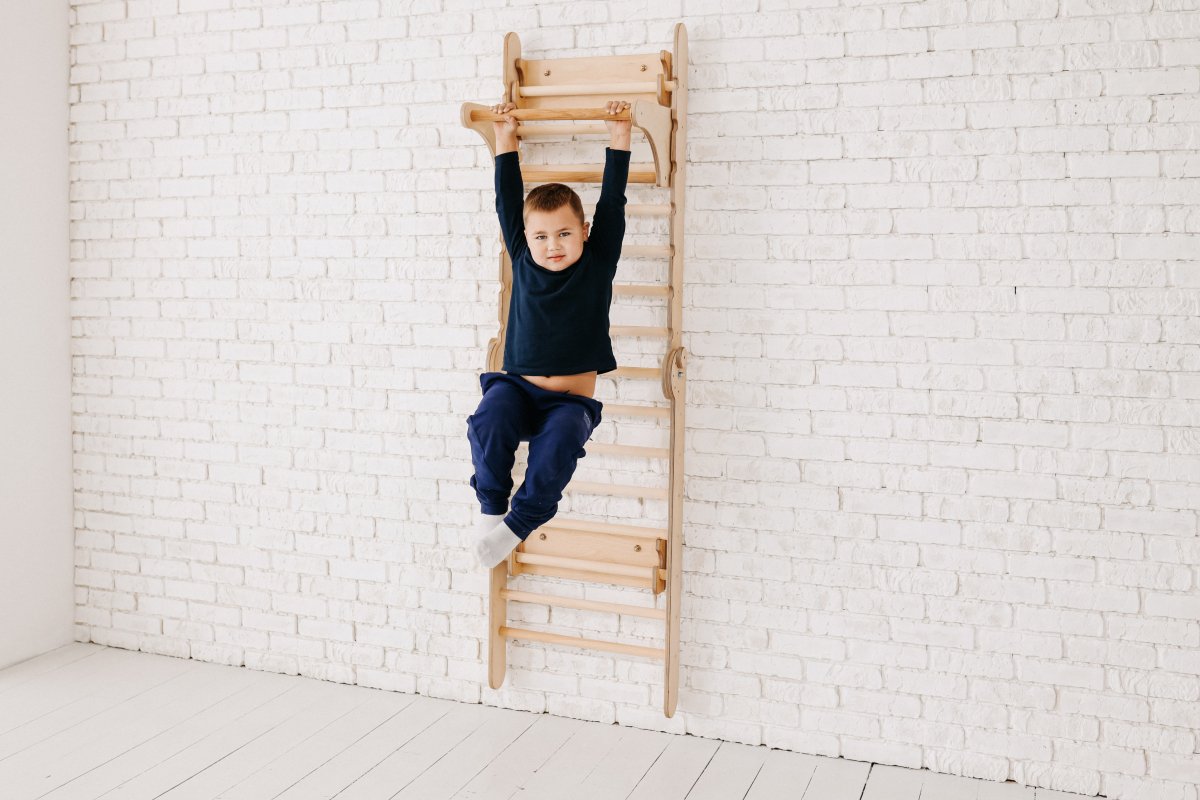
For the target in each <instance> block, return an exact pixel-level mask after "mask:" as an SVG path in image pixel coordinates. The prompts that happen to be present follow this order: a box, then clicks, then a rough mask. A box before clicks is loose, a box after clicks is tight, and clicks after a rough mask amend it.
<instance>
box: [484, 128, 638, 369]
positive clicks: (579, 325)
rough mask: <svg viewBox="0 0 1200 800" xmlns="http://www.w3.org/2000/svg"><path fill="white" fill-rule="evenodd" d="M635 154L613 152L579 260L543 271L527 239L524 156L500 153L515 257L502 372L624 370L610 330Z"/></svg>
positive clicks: (507, 229)
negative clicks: (613, 288)
mask: <svg viewBox="0 0 1200 800" xmlns="http://www.w3.org/2000/svg"><path fill="white" fill-rule="evenodd" d="M629 156H630V152H629V151H628V150H613V149H612V148H605V155H604V177H603V180H602V183H601V188H600V198H599V200H597V202H596V213H595V216H594V217H593V219H592V227H591V231H590V232H589V234H588V239H587V241H586V242H584V243H583V253H582V254H581V255H580V256H579V260H578V261H576V262H575V263H574V264H572V265H571V266H569V267H567V268H566V269H564V270H561V271H557V272H556V271H554V270H549V269H546V268H545V267H542V266H540V265H539V264H537V263H536V262H535V261H534V260H533V257H532V255H531V254H530V252H529V246H528V244H527V242H526V241H525V223H524V221H523V220H522V215H521V211H522V208H523V206H524V204H525V187H524V183H523V182H522V179H521V165H520V162H519V160H518V155H517V152H516V151H513V152H509V153H501V154H500V155H498V156H496V213H497V214H498V215H499V217H500V228H501V230H502V231H503V234H504V243H505V247H506V248H507V249H508V255H509V257H510V258H511V259H512V298H511V300H510V302H509V307H508V323H507V326H506V330H507V333H506V335H505V340H504V364H503V367H502V369H503V370H504V371H505V372H509V373H512V374H514V375H574V374H576V373H580V372H590V371H592V370H595V371H596V372H597V373H605V372H612V371H613V370H615V369H616V368H617V359H616V357H615V356H614V355H613V350H612V340H611V339H610V338H609V333H608V310H609V307H610V306H611V305H612V282H613V277H614V276H615V275H616V271H617V259H618V258H619V257H620V255H621V241H622V240H623V239H624V238H625V203H626V199H625V185H626V183H627V181H628V179H629Z"/></svg>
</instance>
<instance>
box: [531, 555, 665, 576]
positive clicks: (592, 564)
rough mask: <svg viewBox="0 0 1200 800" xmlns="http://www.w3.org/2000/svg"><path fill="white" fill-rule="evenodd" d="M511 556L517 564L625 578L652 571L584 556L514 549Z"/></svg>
mask: <svg viewBox="0 0 1200 800" xmlns="http://www.w3.org/2000/svg"><path fill="white" fill-rule="evenodd" d="M512 557H513V558H514V559H516V561H517V563H518V564H531V565H533V566H539V567H558V568H560V569H572V570H577V571H580V572H592V573H595V574H597V575H623V576H625V577H627V578H640V579H642V580H645V579H646V577H647V576H648V575H650V574H651V573H653V572H654V568H653V567H649V568H647V567H633V566H629V565H627V564H610V563H607V562H605V561H590V560H588V559H586V558H565V557H563V556H547V555H542V554H540V553H524V552H522V551H520V550H514V551H513V552H512ZM658 573H659V575H660V576H661V577H663V578H665V577H666V570H664V569H659V570H658Z"/></svg>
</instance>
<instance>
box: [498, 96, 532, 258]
mask: <svg viewBox="0 0 1200 800" xmlns="http://www.w3.org/2000/svg"><path fill="white" fill-rule="evenodd" d="M514 108H516V104H514V103H500V104H498V105H495V106H492V110H493V111H495V112H497V113H501V114H505V113H507V112H509V111H511V110H512V109H514ZM492 128H493V131H494V132H495V135H496V216H498V217H499V218H500V231H501V233H503V234H504V246H505V248H506V249H507V250H508V257H509V258H510V259H512V260H513V261H516V260H517V256H519V255H520V254H521V253H522V252H523V251H525V250H527V249H528V247H529V244H528V243H527V242H526V241H525V219H524V214H523V213H522V212H523V209H524V207H525V183H524V181H522V179H521V162H520V161H519V160H518V155H517V120H516V119H515V118H513V117H511V116H508V117H505V118H504V120H503V121H500V120H498V121H496V122H494V123H493V124H492Z"/></svg>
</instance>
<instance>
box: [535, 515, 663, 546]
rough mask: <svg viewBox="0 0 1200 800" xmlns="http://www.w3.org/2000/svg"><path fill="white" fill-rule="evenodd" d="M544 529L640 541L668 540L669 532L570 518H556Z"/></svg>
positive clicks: (543, 526) (661, 529) (660, 529)
mask: <svg viewBox="0 0 1200 800" xmlns="http://www.w3.org/2000/svg"><path fill="white" fill-rule="evenodd" d="M543 528H551V529H554V530H559V531H579V532H583V533H610V534H613V535H614V536H634V537H637V538H640V539H663V540H665V539H666V538H667V531H666V530H665V529H663V528H647V527H645V526H643V525H619V524H616V523H613V522H591V521H590V520H586V519H570V518H568V517H554V518H553V519H551V520H550V521H549V522H547V523H546V524H544V525H542V526H541V528H538V530H542V529H543Z"/></svg>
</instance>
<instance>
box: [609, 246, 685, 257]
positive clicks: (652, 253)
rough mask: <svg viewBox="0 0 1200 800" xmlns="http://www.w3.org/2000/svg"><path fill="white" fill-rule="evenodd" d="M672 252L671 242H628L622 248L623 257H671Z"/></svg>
mask: <svg viewBox="0 0 1200 800" xmlns="http://www.w3.org/2000/svg"><path fill="white" fill-rule="evenodd" d="M672 252H673V249H672V247H671V245H669V244H627V245H625V246H624V247H622V248H621V256H622V257H623V258H624V257H628V258H670V257H671V253H672Z"/></svg>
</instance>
